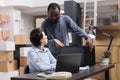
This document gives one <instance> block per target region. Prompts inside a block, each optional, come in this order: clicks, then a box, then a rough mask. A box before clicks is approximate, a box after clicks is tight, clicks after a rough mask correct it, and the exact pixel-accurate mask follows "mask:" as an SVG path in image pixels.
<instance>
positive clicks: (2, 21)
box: [0, 14, 9, 24]
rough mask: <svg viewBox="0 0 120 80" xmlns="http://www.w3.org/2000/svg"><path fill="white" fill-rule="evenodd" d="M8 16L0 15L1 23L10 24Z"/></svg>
mask: <svg viewBox="0 0 120 80" xmlns="http://www.w3.org/2000/svg"><path fill="white" fill-rule="evenodd" d="M8 18H9V17H8V16H7V15H4V14H0V23H2V24H4V23H8Z"/></svg>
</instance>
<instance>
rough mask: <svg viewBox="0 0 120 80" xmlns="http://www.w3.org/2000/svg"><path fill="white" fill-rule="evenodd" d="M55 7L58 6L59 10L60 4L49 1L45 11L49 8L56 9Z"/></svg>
mask: <svg viewBox="0 0 120 80" xmlns="http://www.w3.org/2000/svg"><path fill="white" fill-rule="evenodd" d="M56 8H58V9H59V11H60V6H59V5H58V4H57V3H50V4H49V6H48V8H47V11H48V12H49V10H50V9H56Z"/></svg>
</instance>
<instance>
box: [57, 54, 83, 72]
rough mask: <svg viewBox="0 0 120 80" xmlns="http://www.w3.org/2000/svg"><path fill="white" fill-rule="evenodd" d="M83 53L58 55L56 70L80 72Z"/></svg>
mask: <svg viewBox="0 0 120 80" xmlns="http://www.w3.org/2000/svg"><path fill="white" fill-rule="evenodd" d="M81 58H82V55H81V54H61V55H59V56H58V59H57V65H56V72H58V71H68V72H72V73H77V72H79V67H80V64H81Z"/></svg>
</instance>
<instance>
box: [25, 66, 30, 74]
mask: <svg viewBox="0 0 120 80" xmlns="http://www.w3.org/2000/svg"><path fill="white" fill-rule="evenodd" d="M28 73H29V66H28V65H26V66H25V68H24V74H28Z"/></svg>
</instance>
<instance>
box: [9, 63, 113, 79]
mask: <svg viewBox="0 0 120 80" xmlns="http://www.w3.org/2000/svg"><path fill="white" fill-rule="evenodd" d="M113 67H114V65H113V64H109V65H100V64H96V65H94V66H92V67H91V68H90V69H89V70H84V71H79V72H78V73H74V74H73V75H72V79H71V80H78V79H79V80H82V79H85V78H88V77H90V76H93V75H96V74H98V73H101V72H107V74H109V69H111V68H113ZM36 74H37V73H30V74H25V75H22V76H17V77H11V80H46V79H45V78H42V77H37V76H36ZM107 77H109V76H107ZM106 80H109V78H108V79H106Z"/></svg>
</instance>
